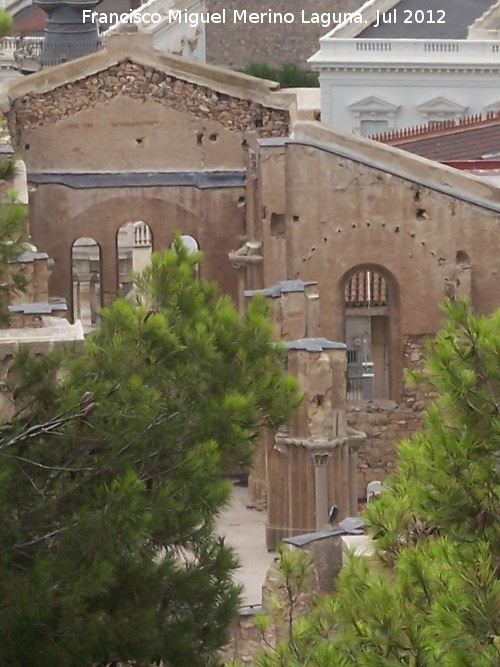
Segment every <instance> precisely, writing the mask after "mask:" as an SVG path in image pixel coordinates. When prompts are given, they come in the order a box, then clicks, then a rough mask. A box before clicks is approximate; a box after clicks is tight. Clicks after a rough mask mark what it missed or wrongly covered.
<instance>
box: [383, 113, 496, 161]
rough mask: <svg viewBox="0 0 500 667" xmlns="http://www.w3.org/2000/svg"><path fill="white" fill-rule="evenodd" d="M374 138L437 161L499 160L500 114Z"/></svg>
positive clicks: (394, 132)
mask: <svg viewBox="0 0 500 667" xmlns="http://www.w3.org/2000/svg"><path fill="white" fill-rule="evenodd" d="M373 139H376V140H377V141H381V142H382V143H384V144H389V145H391V146H395V147H397V148H401V149H402V150H405V151H408V152H409V153H414V154H415V155H420V156H421V157H425V158H428V159H429V160H435V161H437V162H448V163H449V162H456V161H478V160H485V161H486V162H487V161H488V160H495V159H497V160H498V159H500V113H490V114H488V115H487V116H486V117H481V116H479V115H477V116H469V117H467V118H463V119H460V120H459V121H458V123H457V122H455V121H444V122H443V123H433V124H432V125H428V126H420V127H413V128H407V129H402V130H394V131H392V132H386V133H385V134H382V135H378V136H376V137H373ZM485 166H486V165H485Z"/></svg>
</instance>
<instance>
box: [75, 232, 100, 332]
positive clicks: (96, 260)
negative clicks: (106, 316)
mask: <svg viewBox="0 0 500 667" xmlns="http://www.w3.org/2000/svg"><path fill="white" fill-rule="evenodd" d="M70 252H71V292H70V294H71V299H70V303H71V317H72V320H73V322H75V321H76V320H80V321H81V322H82V325H83V327H84V329H85V330H87V331H89V330H91V329H92V328H94V327H95V326H96V325H97V322H98V318H99V311H100V309H101V307H102V252H101V246H100V245H99V244H98V243H97V241H96V240H95V239H94V238H92V237H89V236H81V237H79V238H77V239H75V240H74V241H73V243H72V244H71V251H70Z"/></svg>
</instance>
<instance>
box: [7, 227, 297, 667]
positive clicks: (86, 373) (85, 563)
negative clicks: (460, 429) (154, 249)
mask: <svg viewBox="0 0 500 667" xmlns="http://www.w3.org/2000/svg"><path fill="white" fill-rule="evenodd" d="M199 261H200V257H199V256H198V255H190V254H188V253H187V252H186V251H185V249H184V248H183V246H182V244H181V243H180V241H179V239H177V242H176V244H175V248H174V250H171V251H167V252H164V253H161V254H154V255H153V256H152V262H151V267H150V268H148V269H146V270H145V272H144V273H143V274H142V275H139V276H137V277H136V288H135V294H136V303H132V302H130V301H127V300H124V299H119V300H117V301H116V302H115V303H114V305H113V306H112V307H111V308H110V309H108V310H104V311H102V312H101V327H100V329H99V330H98V331H97V332H96V333H95V334H94V335H92V336H91V337H89V338H87V339H86V341H85V344H84V345H82V346H80V347H75V348H73V349H72V350H69V351H68V352H67V353H66V354H64V355H61V353H60V352H59V353H58V354H57V355H54V357H43V358H38V359H33V360H31V361H30V360H29V359H27V358H26V355H24V357H22V358H21V359H20V361H19V371H23V373H22V377H21V378H20V379H19V381H18V387H17V390H16V399H17V404H18V405H19V410H20V412H19V414H18V416H17V417H16V418H15V419H14V420H13V421H12V423H8V424H5V425H4V426H3V428H2V429H1V430H0V455H1V456H0V479H1V480H2V483H1V485H0V525H1V530H0V631H1V634H2V641H1V642H0V664H2V665H3V664H5V665H12V666H15V665H22V666H25V665H30V666H33V667H37V666H40V667H42V666H43V667H45V666H46V665H75V667H76V666H77V665H78V666H80V665H104V664H107V663H108V662H110V661H127V660H130V661H133V664H134V665H150V664H151V663H152V661H154V660H156V661H159V660H160V659H162V660H163V661H164V664H166V665H169V666H177V665H178V666H179V667H184V666H185V665H189V666H190V667H196V666H200V667H201V666H203V667H206V666H207V665H211V664H215V652H216V649H217V648H219V647H220V646H221V645H222V644H223V643H224V642H225V641H226V639H227V627H228V625H229V623H230V621H231V620H232V618H233V615H234V613H235V609H236V607H237V604H238V596H239V588H238V587H237V586H235V585H234V584H233V581H232V578H231V575H232V572H233V570H234V568H235V566H236V560H235V556H234V553H233V552H232V550H231V549H229V548H228V547H227V546H226V545H225V544H224V542H223V540H221V539H220V538H218V537H217V536H216V534H215V533H214V523H215V521H216V519H217V516H218V514H219V512H220V511H221V509H223V508H224V506H225V505H226V503H227V502H228V498H229V494H230V485H229V484H228V483H227V482H226V481H225V480H224V476H223V473H224V470H225V469H226V467H227V465H228V464H229V462H234V461H238V462H242V463H245V462H248V461H249V459H250V457H251V454H252V451H253V444H254V442H255V440H256V438H257V437H258V434H259V432H260V430H261V429H262V427H264V426H273V427H276V426H278V425H280V424H282V423H284V422H285V421H287V420H288V419H289V417H290V416H291V414H292V411H293V409H294V407H295V404H296V402H297V398H296V383H295V382H294V381H292V380H291V379H289V378H287V377H286V376H284V375H283V372H282V363H281V356H280V352H279V350H278V349H276V348H275V347H274V346H273V345H271V344H270V342H271V326H270V324H269V323H268V321H267V319H266V308H265V306H264V303H263V302H262V301H255V302H254V303H252V304H251V306H250V308H249V309H248V311H247V312H246V313H245V314H244V315H243V316H242V317H241V318H240V317H239V316H238V314H237V313H236V312H235V310H234V307H233V306H232V304H231V302H230V301H229V300H228V299H227V298H225V297H221V296H220V295H219V294H218V292H217V289H216V288H215V286H214V285H210V284H208V283H206V282H204V281H197V280H196V277H195V264H196V263H197V262H199Z"/></svg>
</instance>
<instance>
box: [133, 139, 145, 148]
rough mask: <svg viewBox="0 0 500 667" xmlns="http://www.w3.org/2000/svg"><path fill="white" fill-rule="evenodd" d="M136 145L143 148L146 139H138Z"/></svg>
mask: <svg viewBox="0 0 500 667" xmlns="http://www.w3.org/2000/svg"><path fill="white" fill-rule="evenodd" d="M135 143H136V144H137V145H138V146H142V144H143V143H144V137H138V138H137V139H136V140H135Z"/></svg>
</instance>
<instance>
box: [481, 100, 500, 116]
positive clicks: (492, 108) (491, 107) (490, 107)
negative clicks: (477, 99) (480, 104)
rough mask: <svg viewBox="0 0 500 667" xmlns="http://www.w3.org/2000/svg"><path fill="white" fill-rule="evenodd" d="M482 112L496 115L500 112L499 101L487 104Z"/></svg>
mask: <svg viewBox="0 0 500 667" xmlns="http://www.w3.org/2000/svg"><path fill="white" fill-rule="evenodd" d="M484 110H485V111H486V113H488V112H491V113H498V112H499V111H500V100H497V101H496V102H491V104H487V105H486V106H485V107H484Z"/></svg>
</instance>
